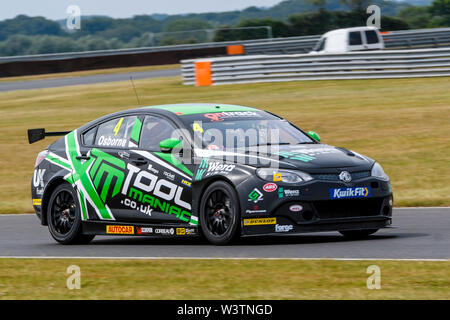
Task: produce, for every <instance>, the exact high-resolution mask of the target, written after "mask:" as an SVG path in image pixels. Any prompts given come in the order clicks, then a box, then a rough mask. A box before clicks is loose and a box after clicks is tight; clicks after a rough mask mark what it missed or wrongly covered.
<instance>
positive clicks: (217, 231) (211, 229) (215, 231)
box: [200, 181, 240, 245]
mask: <svg viewBox="0 0 450 320" xmlns="http://www.w3.org/2000/svg"><path fill="white" fill-rule="evenodd" d="M200 224H201V228H202V232H203V235H204V236H205V238H206V239H208V241H209V242H211V243H212V244H215V245H226V244H229V243H230V242H232V241H233V240H235V239H237V238H238V237H239V230H240V214H239V198H238V196H237V194H236V191H235V190H234V188H233V187H232V186H230V185H229V184H228V183H226V182H224V181H217V182H214V183H212V184H211V185H210V186H209V187H208V188H207V189H206V191H205V193H204V195H203V197H202V199H201V201H200Z"/></svg>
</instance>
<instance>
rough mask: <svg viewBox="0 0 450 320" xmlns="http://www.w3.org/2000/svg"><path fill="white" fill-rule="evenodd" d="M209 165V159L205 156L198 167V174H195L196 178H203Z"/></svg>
mask: <svg viewBox="0 0 450 320" xmlns="http://www.w3.org/2000/svg"><path fill="white" fill-rule="evenodd" d="M208 165H209V159H208V158H203V159H202V162H200V165H199V166H198V169H197V174H196V175H195V180H201V179H202V178H203V175H204V174H205V172H206V170H207V169H208Z"/></svg>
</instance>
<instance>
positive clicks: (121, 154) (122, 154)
mask: <svg viewBox="0 0 450 320" xmlns="http://www.w3.org/2000/svg"><path fill="white" fill-rule="evenodd" d="M117 154H118V155H119V157H121V158H122V159H130V154H129V153H128V152H126V151H119V152H117Z"/></svg>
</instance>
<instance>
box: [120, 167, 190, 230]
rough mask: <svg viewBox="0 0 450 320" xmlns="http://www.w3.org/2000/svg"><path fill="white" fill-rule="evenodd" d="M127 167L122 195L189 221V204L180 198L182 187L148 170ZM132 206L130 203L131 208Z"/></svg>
mask: <svg viewBox="0 0 450 320" xmlns="http://www.w3.org/2000/svg"><path fill="white" fill-rule="evenodd" d="M127 169H128V175H127V177H126V179H125V183H124V184H123V188H122V194H123V195H125V196H128V198H130V199H131V201H138V202H140V203H141V204H143V205H145V204H147V205H149V206H150V207H151V208H152V209H155V210H157V211H160V212H165V213H168V214H174V215H176V217H177V218H178V219H180V220H182V221H184V222H190V218H191V214H190V213H189V212H188V211H186V210H189V211H190V210H191V205H190V204H189V203H187V202H185V201H183V200H181V198H182V194H183V192H184V188H183V187H181V186H177V185H176V184H175V183H173V182H170V181H168V180H165V179H161V178H159V177H158V176H156V175H154V174H152V173H150V172H148V171H142V170H141V169H139V168H138V167H135V166H133V165H131V164H128V166H127ZM133 177H135V179H134V182H133V184H132V185H133V186H132V187H130V185H131V180H132V178H133ZM150 193H151V194H150ZM164 200H165V201H164ZM171 201H173V202H174V203H175V205H172V204H171V203H170V202H171ZM133 206H134V205H133V204H131V208H133ZM136 207H137V205H136ZM182 208H184V209H186V210H183V209H182ZM146 212H148V210H147V211H146Z"/></svg>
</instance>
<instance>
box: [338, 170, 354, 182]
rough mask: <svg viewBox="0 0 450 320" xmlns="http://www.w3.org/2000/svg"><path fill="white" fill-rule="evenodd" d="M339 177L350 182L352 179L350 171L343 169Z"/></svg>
mask: <svg viewBox="0 0 450 320" xmlns="http://www.w3.org/2000/svg"><path fill="white" fill-rule="evenodd" d="M339 179H341V181H344V182H347V183H348V182H350V181H352V175H351V174H350V173H349V172H348V171H342V172H341V174H340V175H339Z"/></svg>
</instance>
